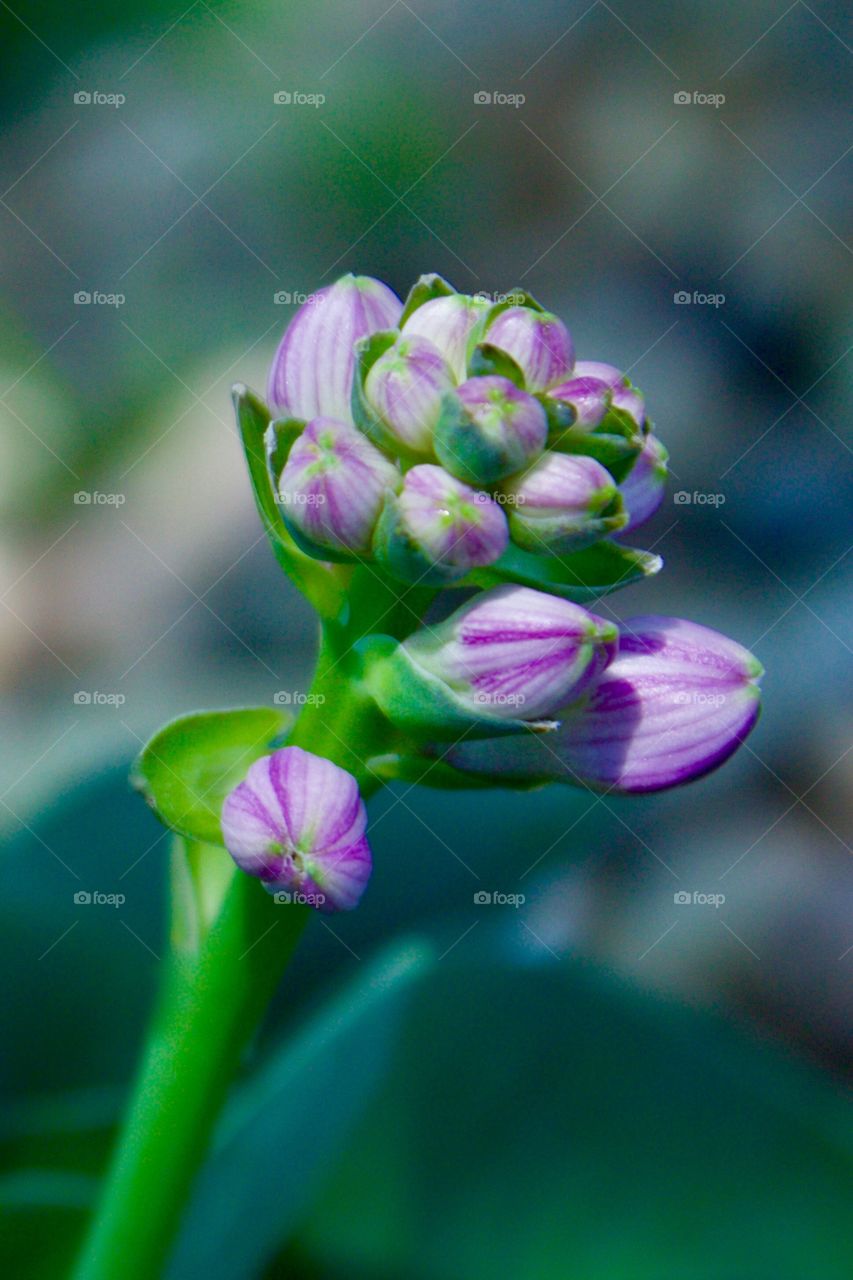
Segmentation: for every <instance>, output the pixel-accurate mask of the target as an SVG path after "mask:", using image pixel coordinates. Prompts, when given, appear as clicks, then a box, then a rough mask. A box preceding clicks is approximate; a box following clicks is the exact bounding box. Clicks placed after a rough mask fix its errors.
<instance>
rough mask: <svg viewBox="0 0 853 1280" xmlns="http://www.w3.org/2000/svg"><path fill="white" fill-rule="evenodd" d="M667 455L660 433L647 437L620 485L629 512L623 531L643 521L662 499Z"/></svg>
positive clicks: (654, 510) (652, 512)
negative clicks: (658, 435) (659, 438)
mask: <svg viewBox="0 0 853 1280" xmlns="http://www.w3.org/2000/svg"><path fill="white" fill-rule="evenodd" d="M668 458H669V454H668V453H667V451H666V449H665V448H664V446H663V445H662V444H661V442H660V440H658V438H657V436H653V435H648V436H646V438H645V440H644V441H643V447H642V449H641V450H640V453H639V454H638V455H637V460H636V462H635V463H634V465H633V467H632V468H631V470H630V471H629V472H628V475H627V477H626V479H624V480H623V481H622V483H621V484H620V486H619V490H620V492H621V494H622V501H623V502H624V504H625V509H626V511H627V512H628V523H627V524H626V525H625V528H624V529H623V530H622V532H623V533H627V532H628V531H629V530H630V529H636V527H637V525H638V524H643V522H644V521H646V520H648V519H649V518H650V517H651V516H653V515H654V513H655V512H656V511H657V509H658V507H659V506H660V504H661V503H662V502H663V495H664V492H665V490H666V474H667V471H666V464H667V459H668Z"/></svg>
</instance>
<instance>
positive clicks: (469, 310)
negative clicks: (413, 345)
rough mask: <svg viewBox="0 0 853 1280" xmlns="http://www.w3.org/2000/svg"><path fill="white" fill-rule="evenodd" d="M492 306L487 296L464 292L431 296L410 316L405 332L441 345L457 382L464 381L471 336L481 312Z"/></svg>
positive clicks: (441, 350) (442, 352)
mask: <svg viewBox="0 0 853 1280" xmlns="http://www.w3.org/2000/svg"><path fill="white" fill-rule="evenodd" d="M488 309H489V303H488V302H487V301H486V299H485V298H472V297H469V296H468V295H467V294H464V293H454V294H451V295H450V296H449V297H446V298H430V300H429V302H425V303H424V304H423V305H422V306H420V307H418V309H417V310H416V311H413V312H412V314H411V315H410V316H409V318H408V320H407V321H406V323H405V324H404V325H403V333H404V334H406V335H407V336H408V335H409V334H413V333H416V334H419V335H420V336H421V337H422V338H428V339H429V341H430V342H431V343H432V344H433V346H436V347H438V349H439V351H440V352H441V354H442V355H443V356H444V358H445V360H446V361H447V363H448V364H449V365H450V368H451V370H452V372H453V376H454V378H455V379H456V381H457V382H462V380H463V379H464V377H465V371H466V354H467V349H468V335H469V334H470V332H471V330H472V329H473V327H474V325H475V324H476V323H477V321H478V320H479V319H480V317H481V316H482V315H484V314H485V312H486V311H487V310H488Z"/></svg>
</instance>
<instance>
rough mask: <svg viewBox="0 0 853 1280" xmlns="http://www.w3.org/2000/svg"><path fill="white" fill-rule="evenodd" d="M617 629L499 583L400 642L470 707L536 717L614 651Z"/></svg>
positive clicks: (573, 691) (563, 603)
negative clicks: (441, 621) (435, 624)
mask: <svg viewBox="0 0 853 1280" xmlns="http://www.w3.org/2000/svg"><path fill="white" fill-rule="evenodd" d="M617 638H618V631H617V628H616V627H615V626H614V625H613V623H611V622H606V621H605V620H604V619H602V618H597V617H596V616H595V615H594V614H591V613H587V611H586V609H582V608H581V606H580V605H577V604H571V603H569V601H568V600H561V599H560V598H559V597H558V596H552V595H548V594H547V593H546V592H544V591H533V590H531V588H529V587H520V586H509V585H507V586H502V587H495V588H494V589H492V590H490V591H485V592H482V593H480V594H479V595H477V596H475V597H474V598H473V599H472V600H470V601H469V602H468V603H467V604H465V605H463V606H462V607H461V608H460V609H457V610H456V612H455V613H453V614H451V616H450V617H449V618H448V619H447V620H446V621H445V622H443V623H441V624H440V625H439V626H437V627H429V628H424V629H422V630H420V631H417V632H415V634H414V635H413V636H410V637H409V639H408V640H406V641H404V643H403V645H402V648H403V650H404V651H405V654H406V657H407V658H408V659H409V660H410V661H411V663H412V664H413V666H414V667H415V668H420V669H421V670H422V671H423V672H425V673H427V675H428V676H432V677H437V678H438V679H439V680H440V681H441V682H443V684H444V685H446V686H449V688H450V689H451V690H452V691H453V694H454V696H455V698H456V699H457V700H458V701H459V702H460V703H461V704H462V705H463V706H464V707H465V708H466V709H468V710H469V711H471V712H473V713H475V714H477V713H479V714H480V715H483V714H487V715H491V716H496V717H498V718H499V719H500V718H506V719H510V718H514V719H521V720H539V719H541V718H542V717H543V716H547V715H548V714H549V713H550V712H552V711H553V710H554V709H555V708H556V707H559V706H562V705H563V704H564V703H565V702H566V700H567V699H568V697H569V695H572V696H575V697H576V696H577V694H578V693H579V691H580V690H581V689H582V688H583V687H584V685H585V684H586V683H587V681H588V680H589V679H590V677H591V676H594V675H596V674H598V672H599V671H601V670H603V668H604V667H605V666H606V664H607V662H608V660H609V658H610V657H611V656H612V653H613V652H614V651H615V642H616V640H617Z"/></svg>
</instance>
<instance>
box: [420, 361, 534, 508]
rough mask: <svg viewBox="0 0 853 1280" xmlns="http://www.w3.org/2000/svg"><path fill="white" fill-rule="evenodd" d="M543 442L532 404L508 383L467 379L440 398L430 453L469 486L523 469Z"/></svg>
mask: <svg viewBox="0 0 853 1280" xmlns="http://www.w3.org/2000/svg"><path fill="white" fill-rule="evenodd" d="M547 438H548V418H547V416H546V413H545V410H544V409H543V408H542V405H541V404H540V403H539V401H538V400H535V399H534V398H533V396H531V395H529V394H528V393H527V392H526V391H520V390H519V389H518V387H516V386H515V385H514V384H513V383H512V382H510V381H509V379H508V378H502V377H499V376H498V375H495V374H493V375H490V376H487V377H483V378H470V379H469V380H468V381H467V382H463V383H462V385H461V386H460V387H457V388H456V390H455V391H451V392H449V393H448V394H447V395H445V397H444V399H443V401H442V406H441V415H440V417H439V420H438V425H437V427H436V430H435V452H436V455H437V457H438V458H439V460H440V461H441V462H442V463H443V464H444V466H445V467H446V468H447V470H448V471H450V472H451V473H452V474H453V475H454V476H457V477H458V478H459V479H460V480H467V481H468V482H469V483H470V484H477V485H481V484H494V483H495V482H496V481H498V480H500V479H502V477H504V476H508V475H512V474H513V472H516V471H520V470H521V468H522V467H525V466H527V465H528V463H529V462H531V461H532V460H533V459H534V458H536V457H538V455H539V454H540V453H541V452H542V450H543V448H544V447H545V442H546V440H547Z"/></svg>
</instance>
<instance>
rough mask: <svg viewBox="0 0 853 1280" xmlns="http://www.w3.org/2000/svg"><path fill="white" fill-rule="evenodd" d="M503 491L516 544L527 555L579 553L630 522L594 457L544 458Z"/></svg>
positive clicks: (550, 455) (549, 455) (612, 484)
mask: <svg viewBox="0 0 853 1280" xmlns="http://www.w3.org/2000/svg"><path fill="white" fill-rule="evenodd" d="M502 490H503V493H504V495H505V501H506V503H507V507H508V509H509V512H510V515H509V526H510V534H511V537H512V540H513V542H514V543H516V545H517V546H519V547H523V548H524V549H525V550H526V551H533V552H538V553H539V554H542V553H546V554H547V553H551V554H562V553H563V552H570V551H579V550H580V549H581V548H583V547H586V546H589V545H590V544H591V543H593V542H598V541H599V540H600V539H601V538H606V537H608V536H609V535H610V534H611V533H615V532H616V531H617V530H618V529H622V528H624V526H625V524H626V522H627V516H626V515H625V513H624V511H623V509H622V497H621V495H620V493H619V490H618V488H617V486H616V483H615V481H614V480H613V477H612V476H611V475H610V473H609V472H608V471H606V470H605V468H604V467H602V466H601V464H600V463H598V462H596V461H595V459H594V458H588V457H584V456H577V457H575V456H571V455H569V454H563V453H546V454H545V455H544V457H542V458H540V459H539V461H538V462H537V463H535V464H534V465H533V466H532V467H531V468H530V469H529V470H528V471H526V472H524V473H523V474H521V475H520V476H517V477H515V478H513V479H511V480H509V481H507V482H506V483H505V484H504V485H503V486H502Z"/></svg>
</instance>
